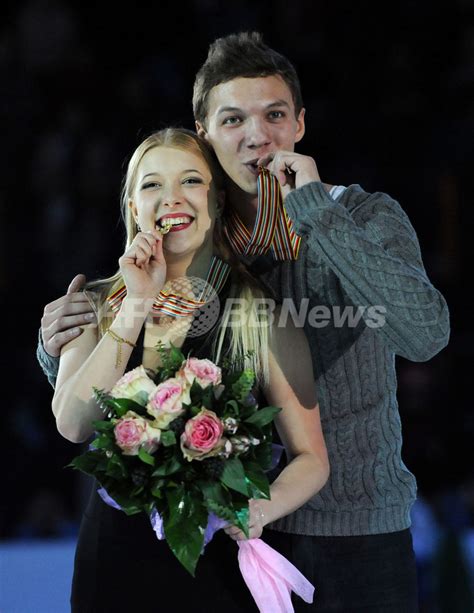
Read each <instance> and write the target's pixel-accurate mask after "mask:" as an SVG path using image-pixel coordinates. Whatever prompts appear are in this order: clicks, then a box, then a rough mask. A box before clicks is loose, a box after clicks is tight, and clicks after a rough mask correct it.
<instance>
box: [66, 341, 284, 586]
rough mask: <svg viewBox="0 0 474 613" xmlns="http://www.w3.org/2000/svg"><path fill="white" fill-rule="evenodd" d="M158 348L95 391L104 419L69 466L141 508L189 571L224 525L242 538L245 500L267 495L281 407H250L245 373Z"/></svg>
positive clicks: (117, 500)
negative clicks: (150, 364) (154, 358)
mask: <svg viewBox="0 0 474 613" xmlns="http://www.w3.org/2000/svg"><path fill="white" fill-rule="evenodd" d="M158 349H159V351H160V353H161V358H162V359H161V366H160V367H159V368H158V369H157V371H156V372H150V371H147V370H146V369H145V368H144V367H143V366H139V367H138V368H135V369H133V370H130V371H129V372H126V373H125V374H124V375H123V377H122V378H121V379H120V380H119V381H118V382H117V383H116V385H115V386H114V387H113V389H112V390H111V391H110V392H108V393H107V392H105V391H104V390H99V389H97V388H94V395H95V398H96V400H97V402H98V403H99V405H100V406H101V407H102V408H103V410H104V412H105V413H106V418H105V419H104V420H103V421H96V422H94V428H95V431H96V434H95V438H94V440H93V441H92V443H91V445H90V446H89V449H88V451H86V452H85V453H83V454H81V455H79V456H77V457H76V458H74V459H73V461H72V462H71V464H70V465H69V466H72V467H73V468H75V469H78V470H81V471H83V472H85V473H87V474H89V475H92V476H94V477H95V478H96V479H97V481H98V482H99V484H100V485H101V489H100V490H99V493H100V494H101V496H102V498H103V499H104V500H105V501H106V502H107V503H108V504H111V505H112V506H115V507H116V508H120V509H122V511H124V512H125V513H127V514H129V515H132V514H135V513H140V512H145V513H147V514H148V516H149V517H150V520H151V523H152V525H153V528H154V529H155V532H156V534H157V536H158V538H165V539H166V542H167V543H168V545H169V547H170V548H171V550H172V551H173V553H174V555H175V556H176V557H177V559H178V560H179V562H180V563H181V564H182V565H183V566H184V567H185V568H186V569H187V570H188V571H189V572H190V573H191V574H192V575H193V576H194V573H195V568H196V564H197V562H198V559H199V556H200V555H201V553H202V552H203V548H204V546H205V544H206V543H207V542H208V541H209V540H210V539H211V538H212V534H213V533H214V531H215V530H216V529H218V528H220V527H222V526H223V525H226V524H227V523H232V524H235V525H237V526H238V527H239V528H240V529H241V530H242V531H243V532H244V533H245V534H247V535H248V501H249V499H250V498H267V499H268V498H269V497H270V490H269V482H268V479H267V475H266V472H265V471H267V470H268V469H269V468H270V467H271V462H272V421H273V418H274V417H275V415H276V414H277V413H278V411H280V408H277V407H273V406H266V407H259V406H258V404H257V402H256V400H255V398H254V396H253V395H252V389H253V386H254V383H255V375H254V373H253V372H252V371H251V370H248V369H242V370H240V371H235V370H232V369H231V368H229V367H225V366H223V368H222V369H221V368H219V367H218V366H217V365H216V364H214V363H213V362H211V361H210V360H205V359H198V358H195V357H187V358H186V357H185V356H184V355H183V354H182V352H181V351H180V350H179V349H178V348H176V347H174V346H171V349H169V350H165V349H164V348H162V347H159V348H158Z"/></svg>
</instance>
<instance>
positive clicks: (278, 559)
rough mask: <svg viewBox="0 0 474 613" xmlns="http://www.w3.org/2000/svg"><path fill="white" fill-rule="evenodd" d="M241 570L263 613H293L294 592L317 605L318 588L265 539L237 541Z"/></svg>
mask: <svg viewBox="0 0 474 613" xmlns="http://www.w3.org/2000/svg"><path fill="white" fill-rule="evenodd" d="M237 544H238V545H239V554H238V559H239V567H240V572H241V573H242V576H243V578H244V581H245V583H246V584H247V587H248V588H249V590H250V593H251V594H252V596H253V599H254V600H255V602H256V604H257V606H258V609H259V611H260V613H293V612H294V608H293V605H292V603H291V592H295V594H297V595H298V596H300V597H301V598H302V599H303V600H304V601H305V602H307V603H312V602H313V594H314V585H312V584H311V583H310V582H309V581H308V580H307V579H306V577H305V576H304V575H302V574H301V573H300V571H299V570H298V569H297V568H296V567H295V566H293V564H292V563H291V562H289V561H288V560H287V559H286V558H285V557H283V556H282V555H281V554H280V553H278V551H276V550H275V549H273V548H272V547H270V545H267V544H266V543H264V542H263V541H262V540H261V539H250V540H247V541H237Z"/></svg>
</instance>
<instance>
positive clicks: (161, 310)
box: [107, 256, 230, 317]
mask: <svg viewBox="0 0 474 613" xmlns="http://www.w3.org/2000/svg"><path fill="white" fill-rule="evenodd" d="M229 273H230V266H229V264H227V263H226V262H224V261H223V260H221V259H220V258H218V257H217V256H212V260H211V264H210V266H209V271H208V273H207V277H206V280H205V282H204V283H202V284H201V283H200V284H199V285H200V287H199V294H198V296H197V297H194V298H191V297H187V296H182V295H180V294H178V293H175V291H176V289H179V287H178V288H177V286H180V285H181V286H182V287H181V289H183V290H184V293H186V291H188V292H189V284H188V282H187V281H186V277H183V279H182V281H181V280H180V279H174V280H172V281H171V282H169V283H167V284H166V285H165V287H164V288H163V289H162V290H161V291H160V293H159V294H158V296H157V297H156V298H155V301H154V303H153V307H152V313H153V314H154V315H157V316H163V315H171V316H172V317H186V316H188V315H191V314H192V313H193V312H194V311H195V310H196V309H199V308H200V307H202V306H204V305H205V304H206V303H207V302H208V301H209V300H211V299H213V298H214V297H215V295H216V294H219V292H220V290H221V289H222V288H223V287H224V285H225V282H226V281H227V278H228V276H229ZM189 282H190V284H191V287H192V285H193V283H192V277H190V279H189ZM168 285H169V286H170V288H169V289H167V286H168ZM202 285H203V286H204V287H202ZM126 295H127V288H126V287H125V285H121V286H120V287H119V288H118V289H117V290H116V291H114V292H113V293H112V294H111V295H110V296H108V298H107V302H108V304H109V307H110V308H111V310H112V311H113V312H114V313H117V311H118V310H119V309H120V306H121V304H122V300H123V299H124V298H125V296H126Z"/></svg>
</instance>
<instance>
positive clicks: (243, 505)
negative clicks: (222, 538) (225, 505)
mask: <svg viewBox="0 0 474 613" xmlns="http://www.w3.org/2000/svg"><path fill="white" fill-rule="evenodd" d="M233 507H234V521H233V522H232V523H234V524H235V525H236V526H237V527H238V528H240V529H241V530H242V531H243V533H244V534H245V536H246V537H247V538H248V536H249V504H248V500H246V501H236V502H234V504H233Z"/></svg>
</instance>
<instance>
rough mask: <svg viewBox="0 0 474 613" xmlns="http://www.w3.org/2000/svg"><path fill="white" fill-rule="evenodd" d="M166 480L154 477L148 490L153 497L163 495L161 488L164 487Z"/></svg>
mask: <svg viewBox="0 0 474 613" xmlns="http://www.w3.org/2000/svg"><path fill="white" fill-rule="evenodd" d="M165 484H166V480H165V479H156V480H154V481H153V484H152V486H151V489H150V492H151V495H152V496H154V497H155V498H162V497H163V488H164V487H165Z"/></svg>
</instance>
